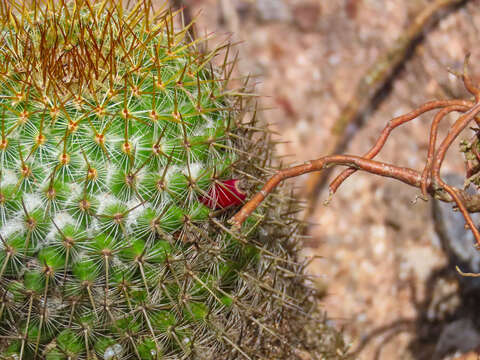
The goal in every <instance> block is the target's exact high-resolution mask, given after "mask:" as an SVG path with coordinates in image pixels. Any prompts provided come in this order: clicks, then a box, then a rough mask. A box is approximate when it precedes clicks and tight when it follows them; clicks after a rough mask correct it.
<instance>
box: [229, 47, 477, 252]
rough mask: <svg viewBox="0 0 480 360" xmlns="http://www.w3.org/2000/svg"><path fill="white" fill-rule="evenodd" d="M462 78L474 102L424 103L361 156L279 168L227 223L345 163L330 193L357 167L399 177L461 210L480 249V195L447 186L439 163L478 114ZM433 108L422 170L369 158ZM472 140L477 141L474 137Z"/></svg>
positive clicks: (473, 90)
mask: <svg viewBox="0 0 480 360" xmlns="http://www.w3.org/2000/svg"><path fill="white" fill-rule="evenodd" d="M467 61H468V57H467V58H466V61H465V63H467ZM462 79H463V82H464V85H465V87H466V88H467V90H468V91H469V92H471V93H472V95H474V97H475V99H477V101H476V102H471V101H465V100H441V101H430V102H427V103H425V104H423V105H422V106H420V107H419V108H417V109H415V110H414V111H412V112H410V113H408V114H405V115H402V116H399V117H397V118H394V119H392V120H390V121H389V122H388V124H387V126H386V127H385V128H384V129H383V131H382V133H381V134H380V136H379V137H378V139H377V141H376V143H375V145H374V146H373V147H372V148H371V149H370V150H369V151H368V152H367V153H366V154H365V155H364V156H363V157H359V156H353V155H331V156H325V157H322V158H320V159H317V160H312V161H309V162H307V163H305V164H304V165H299V166H294V167H291V168H287V169H283V170H279V171H278V172H277V173H276V174H275V175H274V176H273V177H271V178H270V180H268V181H267V182H266V183H265V185H264V186H263V188H262V189H261V190H260V192H258V193H257V194H255V195H254V196H253V197H252V198H251V200H250V201H248V202H247V203H246V204H245V205H244V206H243V207H242V209H241V210H240V211H239V212H238V213H237V214H235V215H234V216H233V217H232V218H231V219H230V223H232V224H233V225H234V227H239V226H240V225H241V224H242V223H243V222H244V221H245V219H246V218H247V217H248V216H249V215H250V214H251V213H252V212H253V211H254V210H255V209H256V208H257V207H258V206H259V205H260V204H261V202H262V201H263V200H264V199H265V198H266V196H267V195H268V194H270V193H271V192H272V191H273V190H274V189H275V187H276V186H277V185H278V184H279V183H280V182H281V181H283V180H285V179H288V178H292V177H296V176H300V175H303V174H306V173H311V172H318V171H321V170H324V169H325V168H327V167H329V166H332V165H344V166H348V167H349V169H347V170H346V171H344V172H342V173H341V174H340V176H338V177H337V178H336V179H335V180H334V181H333V182H332V184H331V186H330V190H331V194H333V193H334V192H335V191H336V190H337V189H338V187H339V186H340V185H341V184H342V182H343V181H344V180H345V179H346V178H347V177H348V176H349V175H350V174H352V173H353V172H354V171H356V170H363V171H367V172H369V173H372V174H376V175H380V176H384V177H390V178H394V179H397V180H400V181H402V182H404V183H406V184H408V185H411V186H414V187H417V188H420V189H421V191H422V194H423V196H426V195H427V193H428V194H430V195H431V196H433V197H435V198H437V199H439V200H442V201H447V202H454V203H455V204H456V206H457V208H458V209H459V210H460V212H461V213H462V215H463V217H464V219H465V221H466V223H467V225H468V227H469V228H470V230H471V231H472V233H473V235H474V237H475V240H476V243H477V244H476V245H477V247H479V248H480V231H479V230H478V229H477V228H476V226H475V224H474V223H473V221H472V218H471V217H470V214H469V213H470V212H477V211H480V194H476V195H469V194H468V193H467V192H466V191H464V190H460V189H457V188H454V187H452V186H450V185H448V184H447V183H445V182H444V181H443V180H442V178H441V176H440V170H441V167H442V163H443V161H444V159H445V155H446V153H447V151H448V149H450V147H451V146H452V144H453V142H454V140H455V139H456V138H458V136H459V135H460V133H461V132H462V131H463V130H465V128H466V127H467V126H468V125H469V124H470V123H471V122H472V121H477V122H478V119H477V116H478V115H479V114H480V102H479V101H478V100H480V90H478V88H477V87H475V86H474V85H473V83H472V81H471V79H470V78H469V77H468V76H467V74H466V68H465V69H464V72H463V75H462ZM433 109H440V111H439V112H438V113H437V114H436V115H435V118H434V120H433V122H432V125H431V127H430V136H429V147H428V154H427V159H426V164H425V166H424V168H423V171H422V173H419V172H418V171H416V170H414V169H410V168H406V167H399V166H395V165H392V164H387V163H384V162H379V161H375V160H372V158H373V157H374V156H376V155H377V154H378V153H379V152H380V151H381V150H382V148H383V147H384V145H385V143H386V141H387V140H388V137H389V136H390V134H391V132H392V131H393V129H395V128H396V127H398V126H400V125H402V124H405V123H406V122H409V121H411V120H413V119H415V118H416V117H418V116H420V115H422V114H424V113H425V112H427V111H430V110H433ZM454 111H459V112H462V113H463V114H462V115H461V116H460V117H459V118H458V119H457V120H456V121H455V122H454V124H453V125H452V126H451V127H450V129H449V132H448V134H447V135H446V136H445V138H444V139H443V141H442V142H441V144H440V146H439V147H438V150H437V151H436V142H437V135H438V125H439V123H440V121H441V120H442V119H443V118H444V117H445V116H446V115H447V114H449V113H451V112H454ZM474 130H475V129H474ZM475 131H477V130H475ZM474 141H476V139H475V140H474ZM471 171H472V169H471V168H469V167H467V175H469V176H470V175H472V174H470V172H471ZM473 175H475V174H473Z"/></svg>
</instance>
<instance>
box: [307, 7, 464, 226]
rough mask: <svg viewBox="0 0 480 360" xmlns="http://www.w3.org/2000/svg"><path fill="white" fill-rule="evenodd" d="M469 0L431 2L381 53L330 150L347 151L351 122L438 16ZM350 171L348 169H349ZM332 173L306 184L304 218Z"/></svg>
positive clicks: (346, 111)
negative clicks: (345, 148)
mask: <svg viewBox="0 0 480 360" xmlns="http://www.w3.org/2000/svg"><path fill="white" fill-rule="evenodd" d="M467 2H468V0H437V1H435V2H433V3H430V4H428V5H427V6H426V7H425V8H424V9H423V10H422V11H421V12H420V13H419V14H418V15H417V16H416V17H415V19H414V20H413V22H412V23H411V24H410V26H409V27H408V28H407V29H406V30H405V31H404V32H403V35H402V36H400V37H399V38H398V39H397V40H396V41H395V42H394V44H393V45H392V47H391V48H390V49H388V50H387V51H386V52H385V53H384V55H383V56H381V57H380V58H379V59H378V60H377V61H376V62H375V64H374V65H373V66H372V67H371V68H369V69H368V71H367V72H366V74H365V75H364V76H363V77H362V79H361V80H360V82H359V83H358V85H357V88H356V90H355V93H354V95H353V97H352V99H351V100H350V101H349V103H348V105H347V106H346V107H345V108H344V109H343V111H342V113H341V114H340V116H339V117H338V118H337V120H336V122H335V124H334V125H333V127H332V134H333V135H334V140H333V143H331V145H330V147H329V149H327V153H330V154H333V153H339V152H343V151H344V147H345V144H346V142H347V141H348V140H347V137H349V135H347V134H346V129H347V128H348V126H349V125H350V124H353V123H355V122H357V121H358V120H359V119H360V118H361V117H362V115H363V114H365V113H366V112H367V110H368V108H369V107H370V106H371V105H372V103H373V102H374V101H375V99H377V97H378V94H379V93H380V91H381V90H382V89H384V88H385V86H386V85H387V84H388V83H389V82H390V81H391V80H392V76H393V75H394V74H395V71H396V70H397V69H398V68H399V67H400V66H401V65H402V64H403V62H404V61H405V60H406V59H407V58H408V56H409V55H410V54H411V50H412V48H413V47H414V46H415V45H416V44H417V42H418V40H419V39H420V38H421V37H422V36H423V34H424V33H425V28H426V27H427V26H428V25H429V24H431V23H432V22H433V20H434V19H436V18H438V14H439V13H440V12H441V11H444V10H445V9H451V8H454V7H455V6H459V5H463V4H465V3H467ZM346 171H349V170H346ZM328 175H329V172H328V171H324V172H321V173H315V174H312V175H311V176H310V177H309V179H308V181H307V185H306V191H305V198H306V199H308V205H307V208H306V210H305V214H304V219H305V220H309V219H310V217H311V216H312V214H313V213H314V211H315V209H316V206H317V202H318V195H319V193H320V191H321V189H322V188H323V186H324V185H325V184H326V180H327V178H328Z"/></svg>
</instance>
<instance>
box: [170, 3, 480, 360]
mask: <svg viewBox="0 0 480 360" xmlns="http://www.w3.org/2000/svg"><path fill="white" fill-rule="evenodd" d="M176 2H177V4H181V3H183V5H184V6H186V7H187V8H188V11H189V13H190V15H191V16H193V17H196V16H197V15H199V14H200V15H199V17H198V20H197V25H196V31H197V35H199V36H204V35H208V34H210V35H212V34H213V36H214V39H212V40H211V44H212V46H213V45H214V44H215V43H221V42H223V41H225V40H230V41H232V42H240V43H239V44H237V45H236V46H235V47H234V50H236V51H238V53H239V66H238V73H239V74H243V75H245V74H251V75H252V79H253V81H254V82H256V84H257V86H256V90H257V93H258V94H259V95H260V99H259V101H260V104H261V107H262V108H266V109H268V110H267V111H266V112H265V113H264V116H265V118H266V119H267V120H268V121H269V122H270V123H272V128H273V129H274V130H275V131H276V132H277V133H278V136H277V139H278V140H281V141H283V142H282V143H281V144H279V146H278V152H279V154H280V155H281V156H283V157H284V158H283V160H284V162H285V163H286V164H287V163H288V164H296V163H297V164H298V163H301V162H303V161H306V160H308V159H313V158H318V157H320V156H322V155H326V154H327V152H328V149H329V146H330V145H331V142H332V138H333V137H332V133H331V128H332V126H333V124H334V122H335V120H336V119H337V118H338V116H339V114H340V112H341V110H342V108H344V107H345V106H346V104H348V102H349V101H350V99H351V97H352V95H353V93H354V91H355V87H356V85H357V83H358V81H359V80H360V79H361V78H362V76H363V75H364V73H365V72H366V71H367V69H368V68H369V67H370V66H371V65H372V64H373V63H374V62H375V60H376V59H377V58H378V57H379V56H380V55H381V54H382V53H384V52H385V51H387V50H388V49H389V48H391V47H392V46H393V44H394V43H395V40H396V39H397V38H398V37H399V36H401V35H402V34H403V32H404V31H405V29H406V28H407V27H408V26H409V25H410V24H411V23H412V21H413V19H414V18H415V15H416V14H418V13H419V12H420V11H421V10H422V9H423V8H424V7H425V6H427V5H428V4H430V3H432V2H433V1H430V0H335V1H327V0H183V1H180V0H177V1H176ZM479 29H480V1H478V0H477V1H475V0H471V1H465V2H463V3H461V4H460V5H459V6H457V7H455V8H453V9H451V10H449V11H446V12H445V11H444V12H441V13H440V16H439V18H438V22H437V23H436V24H434V25H433V26H429V27H428V28H426V29H425V31H424V33H423V36H422V38H421V39H420V41H419V42H418V43H417V45H416V46H415V47H414V48H413V50H412V52H411V53H410V55H409V56H408V58H407V60H406V61H405V62H404V63H403V65H402V66H401V68H400V69H399V70H398V71H397V72H396V73H395V74H394V76H393V79H392V81H391V82H390V83H389V86H387V87H386V88H385V89H384V90H383V92H382V94H381V95H382V96H381V101H380V102H378V104H377V106H375V107H373V108H371V109H370V110H369V112H368V113H366V114H364V115H365V116H364V121H363V122H362V123H361V124H357V126H353V127H351V128H349V129H348V131H349V133H350V135H351V136H352V137H351V139H350V141H349V142H348V145H347V146H346V148H345V149H344V151H345V152H346V153H350V154H359V155H360V154H363V153H365V152H366V151H367V150H368V149H369V148H370V146H371V145H372V144H373V142H374V141H375V139H376V137H377V136H378V135H379V134H380V131H381V130H382V129H383V127H384V126H385V124H386V122H387V121H388V120H389V119H391V118H393V117H395V116H398V115H401V114H404V113H406V112H409V111H410V110H412V109H414V108H415V107H417V106H418V105H420V104H422V103H423V102H425V101H428V100H433V99H445V98H468V94H467V93H466V91H465V90H464V88H463V85H462V84H461V82H460V81H458V79H456V78H455V76H453V75H451V74H449V73H448V72H447V68H452V69H454V70H457V71H461V69H462V64H463V60H464V57H465V55H466V53H467V52H471V53H472V57H471V66H470V71H471V76H472V77H473V79H474V80H476V81H480V65H479V64H480V61H479V60H480V49H478V46H476V45H477V44H478V41H479V40H480V34H479ZM432 117H433V115H432V114H431V113H430V114H427V115H426V116H422V117H421V118H419V119H417V120H415V121H414V122H412V123H410V124H408V125H405V126H403V127H401V128H399V129H396V130H395V131H394V132H393V136H392V137H391V138H390V140H389V141H388V143H387V145H386V147H385V148H384V150H383V151H382V152H381V154H380V155H379V156H378V159H380V160H383V161H387V162H391V163H394V164H398V165H405V166H409V167H412V168H416V169H422V165H423V163H424V161H425V157H426V151H427V145H428V133H429V124H430V121H431V120H432ZM454 119H455V117H454V116H452V117H450V118H448V120H447V121H446V122H445V123H444V124H442V125H441V127H440V130H441V134H443V135H445V134H446V131H447V129H448V125H449V124H452V122H453V120H454ZM471 134H472V132H471V131H469V132H465V134H464V135H465V136H464V137H465V138H467V137H470V136H471ZM455 148H456V147H455V146H454V147H452V150H453V149H455ZM443 171H444V173H443V175H444V176H446V175H448V176H449V177H448V179H450V180H452V181H457V183H458V181H459V179H460V183H461V182H462V180H461V179H463V174H464V163H463V159H462V157H461V156H460V154H459V153H457V152H456V151H450V153H449V154H448V156H447V160H446V162H445V164H444V166H443ZM337 172H338V171H337ZM306 181H307V176H304V177H302V178H298V179H296V180H294V181H293V182H294V185H295V186H296V188H297V189H298V193H299V196H301V194H302V189H303V188H304V187H305V184H306ZM327 195H328V194H327V191H323V192H322V193H321V194H320V201H319V204H318V206H317V208H316V210H315V212H314V215H313V217H312V219H311V220H312V221H313V223H314V225H313V226H311V228H310V232H309V237H308V239H307V240H306V243H307V246H306V247H305V250H304V255H305V256H307V257H310V256H320V257H321V258H320V259H317V260H315V261H313V262H312V264H311V267H310V271H311V273H312V274H314V275H316V276H317V279H318V286H325V287H326V289H327V296H326V297H325V298H324V302H323V306H324V308H325V309H326V310H327V311H328V314H329V316H330V318H331V319H332V324H334V325H335V326H336V327H338V328H342V329H344V331H345V336H346V338H347V339H348V341H350V342H351V344H352V351H353V352H355V354H356V355H357V356H358V358H359V359H394V360H395V359H412V360H423V359H447V358H448V359H450V358H454V357H455V356H459V355H460V354H462V353H467V352H468V351H470V350H474V349H475V348H477V347H478V346H479V345H480V330H479V328H480V327H479V325H480V321H479V319H480V316H477V312H478V310H477V308H480V306H478V305H479V304H480V303H479V302H478V298H479V296H478V295H477V294H476V293H478V292H479V291H476V292H475V288H477V289H478V284H477V285H476V283H475V282H474V281H473V280H472V279H461V278H460V277H459V275H458V274H457V273H456V272H455V270H454V267H455V265H457V264H459V265H461V266H462V270H464V271H468V270H469V269H470V270H471V271H478V270H479V269H478V265H479V264H480V262H479V257H478V255H477V254H476V253H475V252H474V251H473V247H469V246H468V245H469V244H470V243H471V241H472V239H471V237H470V236H469V234H468V233H467V232H466V231H465V230H464V227H463V220H462V218H461V216H457V215H456V214H452V212H451V206H449V205H435V206H434V204H433V202H432V201H429V202H424V201H422V200H418V201H416V197H417V196H418V195H419V191H417V190H415V189H410V188H408V187H407V186H405V185H403V184H401V183H398V182H395V181H393V180H387V179H380V178H376V177H374V176H371V175H366V174H360V173H357V174H355V175H354V176H352V177H351V178H350V179H348V180H347V181H346V182H345V184H344V185H343V186H342V187H341V188H340V190H339V191H338V193H337V195H335V196H334V198H333V199H332V201H331V202H330V204H329V206H328V207H325V206H323V205H322V200H324V199H326V198H327ZM307 200H308V199H307ZM434 214H435V216H433V215H434ZM435 219H436V220H435ZM439 224H440V225H442V226H443V228H439ZM460 238H461V239H462V240H461V241H463V242H462V245H460V250H459V251H460V253H455V252H452V251H451V249H450V248H449V247H448V246H446V242H449V241H450V242H451V241H456V239H460ZM472 354H475V352H472ZM465 356H467V355H465ZM472 356H474V355H472Z"/></svg>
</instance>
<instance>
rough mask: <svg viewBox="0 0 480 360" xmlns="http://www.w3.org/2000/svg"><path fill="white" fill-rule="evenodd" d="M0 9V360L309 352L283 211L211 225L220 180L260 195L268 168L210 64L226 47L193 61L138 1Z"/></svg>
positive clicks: (192, 53)
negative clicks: (231, 225)
mask: <svg viewBox="0 0 480 360" xmlns="http://www.w3.org/2000/svg"><path fill="white" fill-rule="evenodd" d="M0 10H1V11H0V12H1V18H2V19H3V22H2V24H1V40H0V60H1V61H0V105H1V109H0V111H1V116H0V119H1V124H0V125H1V141H0V166H1V178H0V225H1V227H0V235H1V246H0V358H1V359H12V360H13V359H48V360H64V359H105V360H113V359H116V360H120V359H129V358H137V359H152V360H153V359H236V358H246V359H257V358H258V359H260V358H282V359H283V358H289V357H293V356H294V355H293V354H294V353H295V351H297V350H298V349H305V348H308V347H312V346H313V345H312V342H311V341H310V339H308V334H307V333H306V331H305V330H304V329H303V328H304V326H305V324H308V323H312V320H311V318H312V316H313V315H311V314H310V312H311V311H313V310H314V307H315V302H313V301H312V300H311V295H312V293H311V292H310V290H308V288H307V287H306V286H305V285H304V275H303V266H302V265H300V264H298V263H297V259H296V255H295V253H296V251H295V248H296V245H297V241H298V239H296V237H295V232H296V228H297V226H298V224H297V223H296V221H295V220H294V217H293V216H292V215H291V213H292V210H291V209H292V206H294V205H291V204H290V201H289V200H288V199H286V198H277V199H274V200H272V204H270V206H269V205H268V204H267V206H266V207H264V208H263V209H262V210H261V213H258V214H257V215H256V217H253V218H252V220H251V221H249V222H247V223H246V224H245V225H244V227H243V228H242V230H241V231H240V232H238V233H233V232H231V231H229V229H228V228H227V227H226V226H225V225H224V223H225V221H224V220H225V219H226V216H227V215H228V211H229V209H228V207H227V208H226V209H224V210H222V208H223V207H225V206H227V205H228V201H226V200H225V198H227V199H228V197H229V196H233V199H235V200H234V201H232V203H238V202H239V201H238V200H239V197H241V196H243V193H242V192H241V191H238V192H234V191H232V186H233V185H232V184H234V183H235V181H236V180H232V179H237V178H245V179H246V180H248V184H249V185H248V186H250V187H255V186H256V185H257V184H258V180H257V177H259V176H263V172H264V170H263V169H264V168H265V167H266V166H268V160H267V159H268V157H269V154H270V143H269V142H268V140H266V139H265V138H266V136H264V135H265V134H262V136H260V137H258V136H257V135H255V134H256V133H258V132H261V131H263V130H262V129H261V128H257V127H256V124H255V121H256V119H255V116H246V113H247V112H248V111H249V110H250V109H249V105H248V104H247V100H246V99H247V98H248V97H247V96H245V95H243V94H242V92H243V90H242V89H239V90H238V91H231V90H228V85H227V83H228V79H229V74H230V69H231V66H232V64H231V63H230V62H229V60H228V56H226V57H225V61H224V63H223V65H222V66H219V67H215V66H213V65H212V59H213V58H214V57H216V56H217V55H218V54H219V52H220V51H221V50H222V49H227V50H228V48H229V47H225V46H224V47H220V48H217V49H215V50H213V51H210V52H201V51H199V50H198V42H199V41H190V40H188V38H187V28H185V27H183V28H180V29H177V28H176V27H175V26H174V23H175V20H174V19H175V14H174V13H172V12H171V11H170V10H160V11H155V10H154V9H153V7H152V4H151V2H150V1H140V2H139V3H138V4H136V5H134V6H132V7H130V8H128V9H127V8H123V7H122V5H120V4H118V3H117V2H116V1H109V0H106V1H102V2H89V1H88V0H85V1H81V0H77V1H67V2H65V1H58V2H53V1H46V2H45V3H43V2H42V3H39V2H36V1H34V2H33V4H30V3H27V2H23V1H19V2H12V1H5V0H4V1H2V2H1V8H0ZM227 53H228V51H227ZM232 181H233V182H232ZM217 194H222V195H221V196H217ZM218 199H221V204H218V201H217V200H218ZM240 200H241V199H240ZM216 209H217V210H218V209H219V210H218V211H216ZM309 296H310V297H309ZM317 329H318V327H317ZM315 341H316V342H317V343H320V342H322V340H320V339H315ZM322 344H323V343H322ZM322 346H323V345H322ZM315 348H316V349H318V348H321V346H320V347H319V345H318V344H317V345H316V346H315ZM322 349H323V350H321V351H325V352H326V351H327V350H325V349H326V348H322Z"/></svg>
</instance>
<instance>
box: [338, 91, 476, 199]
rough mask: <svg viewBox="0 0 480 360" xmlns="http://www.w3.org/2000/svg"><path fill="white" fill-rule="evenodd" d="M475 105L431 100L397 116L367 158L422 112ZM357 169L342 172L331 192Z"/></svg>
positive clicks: (459, 101)
mask: <svg viewBox="0 0 480 360" xmlns="http://www.w3.org/2000/svg"><path fill="white" fill-rule="evenodd" d="M472 105H473V103H472V102H470V101H465V100H438V101H430V102H428V103H425V104H423V105H422V106H420V107H419V108H417V109H415V110H413V111H411V112H409V113H408V114H405V115H402V116H399V117H396V118H394V119H392V120H390V121H389V122H388V124H387V125H386V126H385V128H384V129H383V131H382V133H381V135H380V137H379V138H378V140H377V142H376V143H375V145H374V146H373V147H372V148H371V149H370V150H369V151H368V152H367V153H366V154H365V155H363V157H364V158H366V159H373V158H374V157H375V156H377V154H378V153H379V152H380V150H381V149H382V148H383V146H384V145H385V143H386V141H387V138H388V136H389V135H390V133H391V132H392V131H393V129H395V128H396V127H398V126H400V125H402V124H405V123H406V122H408V121H411V120H413V119H415V118H417V117H418V116H420V115H421V114H424V113H426V112H428V111H430V110H434V109H439V108H442V107H445V106H448V107H452V106H459V107H462V108H465V109H468V108H469V107H471V106H472ZM355 171H356V170H355V169H346V170H344V171H342V172H341V173H340V175H338V176H337V177H336V178H335V179H334V180H333V181H332V183H331V184H330V186H329V190H330V192H331V193H335V192H336V191H337V189H338V187H339V186H340V185H341V184H342V183H343V182H344V181H345V180H346V179H347V178H348V177H349V176H350V175H351V174H353V173H354V172H355Z"/></svg>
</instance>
